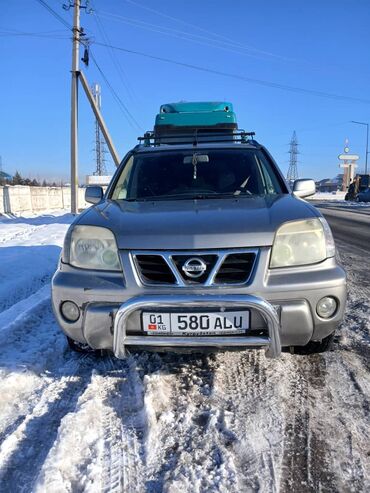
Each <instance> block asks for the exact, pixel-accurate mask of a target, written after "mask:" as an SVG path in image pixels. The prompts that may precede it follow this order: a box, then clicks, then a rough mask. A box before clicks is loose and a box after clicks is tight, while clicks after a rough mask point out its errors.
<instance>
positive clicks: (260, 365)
mask: <svg viewBox="0 0 370 493" xmlns="http://www.w3.org/2000/svg"><path fill="white" fill-rule="evenodd" d="M283 358H284V357H283ZM217 362H218V364H217V366H216V375H215V387H216V394H217V397H218V406H220V407H222V408H224V409H225V414H226V424H227V426H228V429H229V430H230V431H231V432H232V433H233V435H234V437H235V440H234V441H233V443H232V448H231V451H232V454H233V458H234V462H235V464H236V469H237V471H238V491H278V490H279V477H280V468H281V452H282V436H283V430H284V415H283V413H282V412H281V410H282V409H281V408H282V398H283V396H282V393H283V391H284V385H285V382H284V379H285V377H286V369H287V368H286V365H285V362H284V360H280V361H277V360H274V361H271V360H267V359H266V358H265V355H264V352H263V351H246V352H242V353H225V354H220V355H218V356H217ZM276 363H277V366H276Z"/></svg>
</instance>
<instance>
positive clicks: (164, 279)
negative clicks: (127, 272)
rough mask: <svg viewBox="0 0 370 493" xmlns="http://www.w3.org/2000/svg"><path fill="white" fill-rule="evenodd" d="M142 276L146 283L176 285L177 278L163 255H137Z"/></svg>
mask: <svg viewBox="0 0 370 493" xmlns="http://www.w3.org/2000/svg"><path fill="white" fill-rule="evenodd" d="M135 258H136V261H137V265H138V266H139V270H140V275H141V277H142V279H143V281H144V282H145V281H146V282H149V283H158V284H175V283H176V277H175V276H174V274H173V272H172V270H171V268H170V267H169V265H168V263H167V262H166V260H165V259H164V258H163V257H162V256H161V255H136V257H135Z"/></svg>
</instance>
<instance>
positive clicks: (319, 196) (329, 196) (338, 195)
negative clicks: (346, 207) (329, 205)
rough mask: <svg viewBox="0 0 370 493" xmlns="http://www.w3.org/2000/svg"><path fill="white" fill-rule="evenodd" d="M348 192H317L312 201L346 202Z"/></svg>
mask: <svg viewBox="0 0 370 493" xmlns="http://www.w3.org/2000/svg"><path fill="white" fill-rule="evenodd" d="M345 195H346V192H341V191H338V192H316V193H315V195H313V196H312V197H310V200H341V201H344V196H345Z"/></svg>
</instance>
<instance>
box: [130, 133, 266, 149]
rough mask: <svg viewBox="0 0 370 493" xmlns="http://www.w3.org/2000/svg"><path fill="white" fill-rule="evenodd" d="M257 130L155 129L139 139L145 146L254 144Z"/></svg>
mask: <svg viewBox="0 0 370 493" xmlns="http://www.w3.org/2000/svg"><path fill="white" fill-rule="evenodd" d="M254 136H255V132H245V131H244V130H240V131H238V132H235V131H232V132H230V131H220V130H218V131H213V132H204V131H199V130H198V129H195V130H194V132H189V133H184V134H178V133H169V134H163V133H161V134H157V133H155V132H153V131H148V132H145V134H144V136H143V137H138V139H137V140H138V141H139V142H140V143H141V142H143V143H144V146H160V145H161V144H162V145H163V144H167V145H178V144H193V146H197V145H198V144H209V143H218V142H221V143H224V142H241V143H247V142H248V143H251V144H254V143H255V142H256V141H255V140H254V139H253V137H254ZM250 137H251V139H250Z"/></svg>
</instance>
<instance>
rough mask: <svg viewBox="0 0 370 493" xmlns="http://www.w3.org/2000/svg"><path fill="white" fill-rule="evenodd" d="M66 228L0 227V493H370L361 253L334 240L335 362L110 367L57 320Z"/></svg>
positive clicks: (251, 359) (253, 356) (368, 347)
mask: <svg viewBox="0 0 370 493" xmlns="http://www.w3.org/2000/svg"><path fill="white" fill-rule="evenodd" d="M71 220H72V216H71V215H69V214H61V215H56V216H50V215H44V216H39V217H34V218H18V219H3V220H1V219H0V265H1V268H0V344H1V346H0V347H1V352H0V396H1V399H0V443H1V445H0V491H1V492H8V491H9V492H28V491H36V492H53V493H59V492H60V493H61V492H82V491H86V492H125V493H126V492H144V491H146V492H149V493H151V492H154V493H157V492H158V493H159V492H161V491H167V492H173V493H175V492H176V493H177V492H181V493H182V492H191V493H193V492H213V491H221V492H225V493H226V492H249V491H259V492H311V491H312V492H316V491H322V492H336V491H338V492H356V493H357V492H367V491H370V376H369V375H370V374H369V370H370V358H369V356H370V337H369V328H370V307H369V295H370V290H369V276H368V274H367V276H366V269H367V273H369V261H368V259H367V256H366V252H363V253H361V251H360V250H352V249H350V248H348V247H346V246H345V245H339V247H340V250H341V255H342V260H343V262H344V264H345V266H346V268H347V270H348V274H349V290H350V297H349V304H348V309H347V315H346V319H345V322H344V324H343V327H342V329H341V331H340V333H339V334H338V338H337V341H336V343H335V346H334V350H333V351H332V352H330V353H327V354H325V355H314V356H310V357H300V356H294V355H290V354H288V353H284V354H283V356H282V358H281V359H280V360H273V361H271V360H266V359H265V357H264V354H263V352H246V353H223V354H222V353H219V354H216V355H203V356H194V355H192V356H191V355H189V356H176V357H175V356H173V355H171V354H166V355H159V354H149V353H148V354H146V353H138V354H134V355H132V356H130V357H129V358H128V359H127V360H126V361H117V360H114V359H113V358H112V357H109V356H106V357H104V358H100V359H99V358H97V357H93V356H80V355H78V354H73V353H71V352H70V351H69V350H68V349H67V347H66V344H65V340H64V336H63V335H62V333H61V332H60V331H59V329H58V327H57V325H56V323H55V321H54V317H53V314H52V311H51V307H50V294H49V292H50V279H51V276H52V274H53V272H54V270H55V266H56V263H57V260H58V256H59V253H60V248H61V245H62V241H63V236H64V233H65V231H66V229H67V227H68V225H69V223H70V222H71ZM365 262H367V263H365ZM364 272H365V275H364ZM366 279H367V284H366V283H365V282H364V280H365V281H366Z"/></svg>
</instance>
